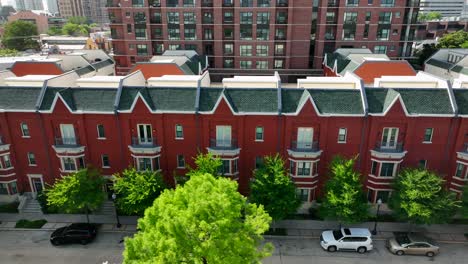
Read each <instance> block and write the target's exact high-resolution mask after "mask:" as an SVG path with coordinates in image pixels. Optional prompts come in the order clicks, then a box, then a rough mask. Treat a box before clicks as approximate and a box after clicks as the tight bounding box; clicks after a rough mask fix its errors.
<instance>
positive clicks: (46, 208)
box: [36, 191, 58, 214]
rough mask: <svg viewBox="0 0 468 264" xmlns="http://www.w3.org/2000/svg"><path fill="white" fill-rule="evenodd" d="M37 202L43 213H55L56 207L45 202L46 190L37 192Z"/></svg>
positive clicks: (56, 211)
mask: <svg viewBox="0 0 468 264" xmlns="http://www.w3.org/2000/svg"><path fill="white" fill-rule="evenodd" d="M36 200H37V202H38V203H39V205H40V206H41V210H42V212H43V213H44V214H56V213H58V209H57V208H55V207H53V206H50V205H49V204H47V193H46V192H43V191H41V192H39V193H38V194H37V197H36Z"/></svg>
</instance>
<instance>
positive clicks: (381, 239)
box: [263, 235, 468, 244]
mask: <svg viewBox="0 0 468 264" xmlns="http://www.w3.org/2000/svg"><path fill="white" fill-rule="evenodd" d="M263 237H264V238H278V239H279V238H290V239H320V237H317V236H289V235H288V236H272V235H264V236H263ZM372 240H375V241H385V240H387V239H386V238H382V237H376V238H373V239H372ZM435 241H437V242H439V243H446V244H468V241H458V240H435Z"/></svg>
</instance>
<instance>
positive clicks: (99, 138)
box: [96, 124, 106, 140]
mask: <svg viewBox="0 0 468 264" xmlns="http://www.w3.org/2000/svg"><path fill="white" fill-rule="evenodd" d="M99 126H102V127H103V128H104V125H103V124H97V125H96V130H97V135H98V136H97V139H98V140H105V139H106V130H105V129H104V137H101V136H100V135H99Z"/></svg>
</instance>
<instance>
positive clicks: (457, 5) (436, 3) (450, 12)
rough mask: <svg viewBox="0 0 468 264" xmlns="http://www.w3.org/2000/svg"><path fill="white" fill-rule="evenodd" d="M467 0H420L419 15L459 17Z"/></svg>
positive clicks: (467, 2)
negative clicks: (438, 14) (434, 14)
mask: <svg viewBox="0 0 468 264" xmlns="http://www.w3.org/2000/svg"><path fill="white" fill-rule="evenodd" d="M466 5H468V0H421V4H420V11H421V13H430V12H439V13H440V14H441V15H442V17H461V16H463V13H464V8H466V7H465V6H466Z"/></svg>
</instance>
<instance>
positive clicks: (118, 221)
mask: <svg viewBox="0 0 468 264" xmlns="http://www.w3.org/2000/svg"><path fill="white" fill-rule="evenodd" d="M116 198H117V195H116V194H115V193H113V194H112V201H113V202H114V208H115V218H116V219H117V228H120V227H121V226H122V225H121V224H120V220H119V214H118V213H117V207H116V206H115V199H116Z"/></svg>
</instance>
